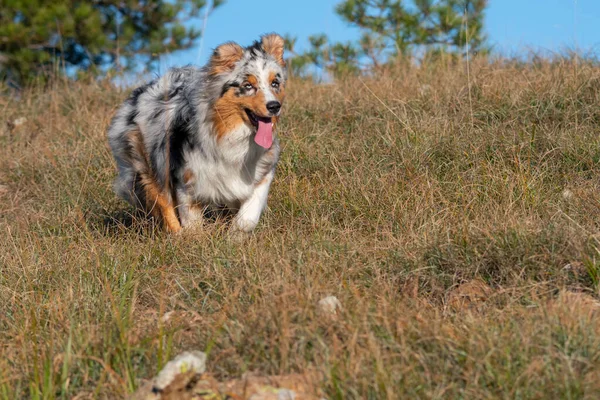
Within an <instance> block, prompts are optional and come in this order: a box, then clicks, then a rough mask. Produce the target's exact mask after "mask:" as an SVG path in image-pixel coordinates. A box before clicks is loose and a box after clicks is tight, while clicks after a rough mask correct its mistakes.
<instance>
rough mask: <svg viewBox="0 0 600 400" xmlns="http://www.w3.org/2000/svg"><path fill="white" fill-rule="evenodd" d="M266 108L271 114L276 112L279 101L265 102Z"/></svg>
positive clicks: (278, 107)
mask: <svg viewBox="0 0 600 400" xmlns="http://www.w3.org/2000/svg"><path fill="white" fill-rule="evenodd" d="M267 110H269V112H270V113H271V114H277V113H278V112H279V110H281V103H280V102H278V101H270V102H268V103H267Z"/></svg>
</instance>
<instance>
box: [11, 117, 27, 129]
mask: <svg viewBox="0 0 600 400" xmlns="http://www.w3.org/2000/svg"><path fill="white" fill-rule="evenodd" d="M25 122H27V118H25V117H19V118H17V119H15V120H14V121H13V122H12V124H13V126H14V127H17V126H21V125H23V124H24V123H25Z"/></svg>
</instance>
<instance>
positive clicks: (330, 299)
mask: <svg viewBox="0 0 600 400" xmlns="http://www.w3.org/2000/svg"><path fill="white" fill-rule="evenodd" d="M318 307H319V311H321V312H322V313H324V314H332V315H335V314H337V310H341V309H342V303H340V301H339V300H338V299H337V297H335V296H327V297H325V298H323V299H321V300H319V303H318Z"/></svg>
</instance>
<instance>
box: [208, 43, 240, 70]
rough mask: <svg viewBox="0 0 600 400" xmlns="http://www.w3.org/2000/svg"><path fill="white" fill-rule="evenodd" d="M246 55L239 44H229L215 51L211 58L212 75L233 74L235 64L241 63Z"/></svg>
mask: <svg viewBox="0 0 600 400" xmlns="http://www.w3.org/2000/svg"><path fill="white" fill-rule="evenodd" d="M243 55H244V49H243V48H242V46H240V45H239V44H237V43H234V42H227V43H224V44H222V45H220V46H219V47H217V48H216V49H215V51H214V52H213V55H212V57H211V58H210V73H211V74H212V75H219V74H223V73H226V72H231V71H232V70H233V68H234V67H235V63H237V62H238V61H240V60H241V59H242V57H243Z"/></svg>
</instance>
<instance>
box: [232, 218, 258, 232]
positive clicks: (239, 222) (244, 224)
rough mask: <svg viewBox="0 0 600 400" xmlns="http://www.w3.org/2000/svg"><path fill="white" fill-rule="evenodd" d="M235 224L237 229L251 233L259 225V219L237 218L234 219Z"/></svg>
mask: <svg viewBox="0 0 600 400" xmlns="http://www.w3.org/2000/svg"><path fill="white" fill-rule="evenodd" d="M234 225H235V227H236V229H237V230H239V231H242V232H246V233H250V232H252V231H253V230H254V228H256V225H258V219H250V218H236V219H235V220H234Z"/></svg>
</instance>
